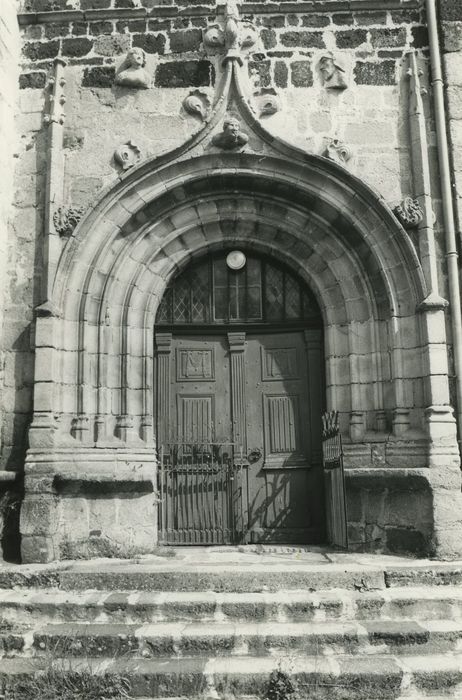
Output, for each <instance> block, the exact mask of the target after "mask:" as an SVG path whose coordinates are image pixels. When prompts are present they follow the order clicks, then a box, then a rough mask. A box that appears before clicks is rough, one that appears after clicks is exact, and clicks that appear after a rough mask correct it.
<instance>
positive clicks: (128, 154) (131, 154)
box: [114, 141, 141, 170]
mask: <svg viewBox="0 0 462 700" xmlns="http://www.w3.org/2000/svg"><path fill="white" fill-rule="evenodd" d="M114 160H115V162H116V163H117V164H118V165H121V166H122V168H123V169H124V170H128V168H132V167H133V166H134V165H136V163H138V161H139V160H141V151H140V149H139V148H138V146H137V145H136V144H135V143H133V141H127V143H123V144H122V145H121V146H119V147H118V148H116V150H115V151H114Z"/></svg>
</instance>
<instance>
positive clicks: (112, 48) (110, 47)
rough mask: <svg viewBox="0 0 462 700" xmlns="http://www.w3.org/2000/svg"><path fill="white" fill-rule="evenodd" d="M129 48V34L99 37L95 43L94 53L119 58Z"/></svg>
mask: <svg viewBox="0 0 462 700" xmlns="http://www.w3.org/2000/svg"><path fill="white" fill-rule="evenodd" d="M129 48H130V35H129V34H115V35H112V36H107V35H103V36H99V37H98V38H97V39H96V41H95V46H94V49H95V53H97V54H100V55H101V56H119V55H120V54H123V53H126V52H127V51H128V49H129Z"/></svg>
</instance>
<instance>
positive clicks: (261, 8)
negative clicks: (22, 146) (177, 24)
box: [18, 0, 421, 26]
mask: <svg viewBox="0 0 462 700" xmlns="http://www.w3.org/2000/svg"><path fill="white" fill-rule="evenodd" d="M420 7H421V2H420V0H382V2H381V3H380V9H381V10H393V11H398V12H399V11H402V12H406V11H408V10H412V9H419V8H420ZM240 9H241V12H242V14H244V15H246V14H249V13H252V12H258V13H259V14H274V13H277V12H303V13H309V14H319V13H325V12H326V11H328V12H354V11H358V12H377V9H378V8H377V0H330V2H329V3H328V5H327V6H326V2H325V0H312V1H311V2H281V3H273V2H271V3H270V2H269V3H268V4H265V3H253V2H244V3H242V4H241V5H240ZM197 10H198V8H197V7H185V8H182V9H181V12H180V11H179V10H178V7H176V6H175V5H171V6H165V5H154V6H153V7H151V8H149V9H148V8H145V7H136V8H120V9H115V8H107V9H93V10H76V9H70V10H51V11H48V12H20V13H19V14H18V22H19V25H20V26H27V25H29V24H47V23H51V22H66V21H76V22H79V21H94V20H101V19H103V20H104V19H109V20H110V19H141V18H143V17H146V18H153V17H177V16H178V15H179V14H181V16H185V17H195V16H197V15H198V11H197ZM209 12H210V10H209V8H206V9H205V10H204V11H203V12H202V13H200V14H203V15H207V14H209Z"/></svg>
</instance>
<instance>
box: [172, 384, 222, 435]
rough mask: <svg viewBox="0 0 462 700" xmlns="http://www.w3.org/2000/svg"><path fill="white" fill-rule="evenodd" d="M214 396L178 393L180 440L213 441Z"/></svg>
mask: <svg viewBox="0 0 462 700" xmlns="http://www.w3.org/2000/svg"><path fill="white" fill-rule="evenodd" d="M214 398H215V397H214V396H213V395H208V396H197V395H195V396H187V395H186V396H185V395H184V394H177V416H178V419H177V425H178V438H179V441H180V442H190V443H196V444H202V443H210V442H213V432H214V423H215V420H214V419H215V408H214Z"/></svg>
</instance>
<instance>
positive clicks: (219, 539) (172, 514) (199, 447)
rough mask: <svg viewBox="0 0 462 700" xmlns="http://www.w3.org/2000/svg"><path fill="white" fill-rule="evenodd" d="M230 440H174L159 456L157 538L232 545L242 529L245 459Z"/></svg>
mask: <svg viewBox="0 0 462 700" xmlns="http://www.w3.org/2000/svg"><path fill="white" fill-rule="evenodd" d="M241 452H242V450H241V451H240V454H239V455H238V458H237V459H235V457H236V456H237V455H236V448H235V446H234V445H233V444H232V443H191V442H176V443H168V444H166V445H163V446H162V447H161V450H160V455H159V469H158V481H159V484H158V491H159V496H160V507H159V542H160V543H161V544H178V545H188V544H189V545H194V544H237V543H238V542H240V541H242V539H243V537H244V530H245V525H244V523H245V513H244V500H245V495H246V493H247V470H246V463H245V460H244V459H243V456H242V454H241Z"/></svg>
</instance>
